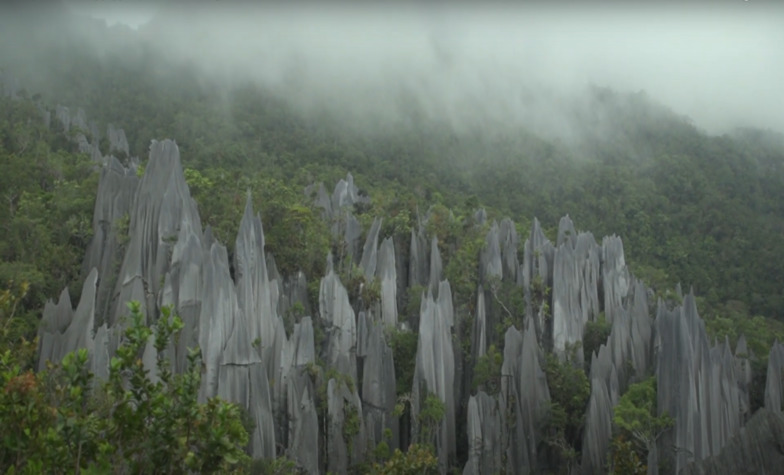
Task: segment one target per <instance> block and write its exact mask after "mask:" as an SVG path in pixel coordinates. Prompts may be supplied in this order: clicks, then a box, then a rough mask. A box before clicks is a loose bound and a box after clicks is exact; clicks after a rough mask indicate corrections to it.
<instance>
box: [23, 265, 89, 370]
mask: <svg viewBox="0 0 784 475" xmlns="http://www.w3.org/2000/svg"><path fill="white" fill-rule="evenodd" d="M97 283H98V271H97V270H96V269H92V270H91V271H90V274H89V275H88V276H87V278H86V279H85V281H84V284H83V286H82V295H81V298H80V299H79V305H78V306H77V307H76V310H74V309H73V308H72V307H71V298H70V295H69V294H68V289H67V288H66V289H64V290H63V292H62V293H61V294H60V298H59V300H58V301H57V304H53V303H52V302H51V301H49V302H47V303H46V305H45V307H44V312H43V318H42V320H41V326H40V328H39V333H38V334H39V352H38V353H39V359H38V370H39V371H41V370H43V369H44V368H46V362H47V361H51V362H52V363H56V364H58V363H60V361H61V360H62V359H63V357H64V356H65V355H66V354H68V353H70V352H72V351H75V350H78V349H80V348H85V349H87V350H88V351H89V352H90V354H91V355H93V354H94V341H93V326H94V318H95V296H96V287H97ZM99 360H100V358H99ZM93 361H95V359H94V358H93Z"/></svg>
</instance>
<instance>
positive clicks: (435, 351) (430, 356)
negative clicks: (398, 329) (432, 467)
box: [411, 281, 456, 471]
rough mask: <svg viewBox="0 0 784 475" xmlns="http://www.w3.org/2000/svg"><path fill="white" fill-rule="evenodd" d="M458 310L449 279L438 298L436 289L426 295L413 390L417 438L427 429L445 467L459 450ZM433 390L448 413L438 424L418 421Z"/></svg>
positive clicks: (414, 421) (413, 411)
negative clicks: (454, 336) (455, 329)
mask: <svg viewBox="0 0 784 475" xmlns="http://www.w3.org/2000/svg"><path fill="white" fill-rule="evenodd" d="M453 325H454V310H453V308H452V291H451V289H450V287H449V282H448V281H442V282H441V284H440V285H439V291H438V298H434V297H433V294H432V292H430V291H428V293H427V295H425V296H423V297H422V304H421V308H420V320H419V342H418V345H417V355H416V368H415V370H414V387H413V390H412V396H411V398H412V403H411V412H412V422H413V426H414V434H415V436H414V439H416V438H417V436H420V435H421V434H422V433H423V431H424V432H425V433H426V434H427V435H430V436H431V437H432V438H433V440H434V442H435V447H436V451H437V453H438V459H439V464H440V466H441V468H442V471H445V470H446V467H447V461H448V460H449V458H450V457H452V456H454V454H455V403H456V401H455V400H454V394H455V355H454V351H453V349H452V326H453ZM430 394H433V395H435V396H436V397H438V399H440V400H441V402H442V403H443V404H444V409H445V412H444V417H443V419H442V420H441V422H440V423H439V424H438V425H437V427H422V426H421V425H420V424H418V416H419V413H420V412H421V411H422V409H423V405H424V403H425V400H426V398H427V396H428V395H430Z"/></svg>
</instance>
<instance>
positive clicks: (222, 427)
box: [0, 302, 248, 473]
mask: <svg viewBox="0 0 784 475" xmlns="http://www.w3.org/2000/svg"><path fill="white" fill-rule="evenodd" d="M129 308H130V311H131V315H130V326H129V327H128V328H127V330H126V332H125V339H124V340H123V343H122V344H121V345H120V347H119V348H118V350H117V354H116V356H115V357H113V358H112V359H111V362H110V368H109V379H108V380H107V381H105V382H100V381H94V377H93V374H92V373H91V372H90V371H89V366H88V353H87V350H84V349H81V350H78V351H76V352H74V353H70V354H68V355H66V357H65V358H64V359H63V361H62V363H61V365H60V366H59V367H55V368H53V369H52V370H51V371H50V372H48V373H47V372H44V373H42V374H38V375H35V374H33V373H31V372H29V371H24V370H22V368H21V367H20V366H19V364H18V363H17V362H16V361H15V358H14V355H13V354H12V352H11V351H10V350H6V351H5V353H3V354H2V356H1V357H0V377H2V390H0V420H2V421H3V424H4V432H5V435H4V436H3V438H2V446H0V468H2V470H3V471H5V470H12V471H16V470H21V471H26V472H30V471H32V472H47V473H61V472H62V471H70V470H73V471H75V472H79V471H81V470H86V471H88V472H92V473H100V472H106V471H109V470H111V471H120V472H126V471H127V472H132V473H159V472H169V473H185V472H187V471H196V472H205V473H213V472H216V471H226V470H229V469H231V468H232V467H238V466H240V465H238V464H242V463H245V461H246V460H247V456H246V455H245V453H244V451H243V447H244V446H245V445H246V444H247V443H248V434H247V432H246V431H245V428H244V427H243V425H242V421H241V416H240V410H239V408H238V407H237V406H236V405H233V404H227V403H225V402H222V401H220V400H218V399H211V400H209V401H208V402H207V403H206V404H199V403H198V402H197V395H198V388H199V384H200V375H201V369H200V368H201V363H200V352H199V351H198V350H191V352H190V354H189V355H188V362H189V368H188V370H187V371H186V372H185V373H183V374H180V375H174V374H172V372H171V369H170V365H169V362H168V360H167V358H166V356H165V350H166V348H167V346H168V345H169V342H170V341H171V338H172V337H174V336H175V335H176V334H177V333H178V332H179V331H180V330H181V329H182V328H183V323H182V321H181V320H180V319H179V318H178V317H176V316H173V315H171V312H170V310H169V309H168V308H164V309H163V311H162V315H161V318H160V319H159V320H158V322H157V323H156V325H155V328H154V329H152V328H148V327H146V326H145V325H144V316H143V315H142V314H141V312H140V311H139V308H140V307H139V304H138V303H136V302H132V303H131V304H129ZM150 339H151V340H150ZM148 341H152V342H153V345H154V347H155V349H156V350H157V352H158V358H157V360H156V368H155V369H156V376H157V377H156V378H155V379H153V378H152V377H151V376H150V374H149V372H148V370H147V369H146V368H145V367H144V364H143V363H142V360H141V355H142V353H143V352H144V348H145V346H146V345H147V343H148Z"/></svg>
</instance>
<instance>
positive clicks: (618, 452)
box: [609, 435, 648, 475]
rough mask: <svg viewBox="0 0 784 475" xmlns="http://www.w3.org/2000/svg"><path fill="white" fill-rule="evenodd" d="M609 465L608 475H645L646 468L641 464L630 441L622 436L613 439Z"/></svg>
mask: <svg viewBox="0 0 784 475" xmlns="http://www.w3.org/2000/svg"><path fill="white" fill-rule="evenodd" d="M610 454H611V464H610V470H609V473H611V474H613V475H616V474H617V475H646V474H647V473H648V467H646V466H645V464H643V463H642V461H641V460H640V456H639V455H638V454H637V452H636V451H635V450H634V445H633V444H632V443H631V441H629V440H626V439H625V438H624V436H623V435H620V436H618V437H615V438H614V439H613V440H612V445H611V446H610Z"/></svg>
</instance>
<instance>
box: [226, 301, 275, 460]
mask: <svg viewBox="0 0 784 475" xmlns="http://www.w3.org/2000/svg"><path fill="white" fill-rule="evenodd" d="M249 330H250V325H249V322H248V321H247V320H246V319H245V316H244V314H243V313H242V311H240V312H239V313H238V314H237V318H235V319H234V327H233V328H232V329H231V333H230V334H229V336H228V338H227V340H226V344H225V346H224V348H223V352H222V354H221V360H220V367H219V373H218V396H220V397H221V398H223V399H225V400H227V401H230V402H235V403H237V404H241V405H242V407H245V408H247V409H248V416H249V417H250V418H251V420H253V422H254V423H255V425H256V427H255V429H254V430H253V432H252V434H251V441H250V449H251V454H252V456H253V457H254V458H259V457H263V458H275V447H276V445H275V427H274V425H273V411H272V400H271V396H270V387H269V381H268V379H267V371H266V368H265V367H264V365H263V364H262V362H261V358H260V357H259V355H258V352H257V351H256V350H255V349H254V348H252V347H251V343H250V341H248V334H249Z"/></svg>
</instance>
